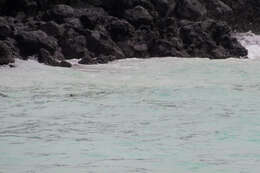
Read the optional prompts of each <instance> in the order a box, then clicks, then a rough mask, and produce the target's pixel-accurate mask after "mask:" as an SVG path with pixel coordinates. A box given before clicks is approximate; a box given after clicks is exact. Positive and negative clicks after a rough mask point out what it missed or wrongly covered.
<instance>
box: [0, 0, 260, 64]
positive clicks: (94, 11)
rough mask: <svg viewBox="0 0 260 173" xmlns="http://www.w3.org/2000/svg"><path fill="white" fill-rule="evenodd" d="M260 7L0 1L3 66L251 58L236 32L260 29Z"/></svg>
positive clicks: (176, 0) (200, 2)
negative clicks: (31, 60)
mask: <svg viewBox="0 0 260 173" xmlns="http://www.w3.org/2000/svg"><path fill="white" fill-rule="evenodd" d="M245 8H246V9H245ZM259 8H260V2H258V1H257V0H238V1H233V0H0V15H1V16H0V65H5V64H9V63H13V62H14V61H15V59H17V58H19V59H23V60H26V59H28V58H30V57H34V58H36V59H37V60H38V61H39V62H40V63H44V64H47V65H52V66H61V67H71V64H70V63H69V62H67V61H66V60H69V59H75V58H76V59H79V63H81V64H96V63H107V62H109V61H112V60H116V59H123V58H131V57H137V58H149V57H166V56H174V57H176V56H177V57H205V58H211V59H223V58H229V57H238V58H239V57H246V56H247V50H246V49H245V48H244V47H242V46H241V44H240V43H239V42H238V41H237V39H236V38H233V37H232V32H234V31H239V32H241V31H247V30H249V29H251V30H253V31H254V32H259V31H258V30H260V28H259V27H258V26H259V25H260V22H258V21H260V15H258V14H260V12H258V11H260V10H258V9H259ZM257 17H258V18H257Z"/></svg>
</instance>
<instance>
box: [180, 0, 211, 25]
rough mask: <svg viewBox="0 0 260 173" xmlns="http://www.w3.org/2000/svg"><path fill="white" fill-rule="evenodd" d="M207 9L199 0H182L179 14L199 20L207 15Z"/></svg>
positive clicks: (184, 17) (185, 17) (181, 16)
mask: <svg viewBox="0 0 260 173" xmlns="http://www.w3.org/2000/svg"><path fill="white" fill-rule="evenodd" d="M206 14H207V9H206V8H205V6H204V5H203V4H202V3H201V2H200V1H199V0H180V1H179V2H178V5H177V15H178V16H179V17H180V18H182V19H189V20H199V19H201V18H203V17H205V16H206Z"/></svg>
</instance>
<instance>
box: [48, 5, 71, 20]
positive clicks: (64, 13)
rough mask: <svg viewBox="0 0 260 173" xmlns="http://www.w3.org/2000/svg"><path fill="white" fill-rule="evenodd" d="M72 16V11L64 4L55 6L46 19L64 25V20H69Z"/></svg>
mask: <svg viewBox="0 0 260 173" xmlns="http://www.w3.org/2000/svg"><path fill="white" fill-rule="evenodd" d="M73 16H74V9H73V8H72V7H71V6H69V5H65V4H59V5H55V6H54V7H53V8H52V9H51V10H49V11H48V12H47V14H46V18H47V19H50V20H55V21H56V22H58V23H64V19H66V18H71V17H73Z"/></svg>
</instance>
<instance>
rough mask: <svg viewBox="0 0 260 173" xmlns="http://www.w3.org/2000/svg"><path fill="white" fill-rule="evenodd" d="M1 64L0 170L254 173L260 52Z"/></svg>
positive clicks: (259, 155) (259, 142)
mask: <svg viewBox="0 0 260 173" xmlns="http://www.w3.org/2000/svg"><path fill="white" fill-rule="evenodd" d="M17 66H18V67H17V68H6V67H4V68H3V67H2V68H0V80H1V82H0V93H1V95H0V172H1V173H72V172H73V173H91V172H93V173H106V172H107V173H110V172H113V173H132V172H133V173H136V172H140V173H258V172H259V170H260V106H259V105H260V70H259V69H260V61H259V60H257V59H255V60H235V59H229V60H220V61H211V60H208V59H177V58H164V59H157V58H155V59H148V60H136V59H130V60H123V61H118V62H113V63H110V64H107V65H92V66H79V65H75V66H74V68H72V69H65V68H54V67H48V66H44V65H41V64H38V63H36V62H34V61H28V62H23V61H18V63H17Z"/></svg>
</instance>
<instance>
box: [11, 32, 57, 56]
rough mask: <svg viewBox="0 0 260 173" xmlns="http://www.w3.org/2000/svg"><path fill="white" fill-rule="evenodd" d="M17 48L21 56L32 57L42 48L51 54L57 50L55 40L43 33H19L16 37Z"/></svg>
mask: <svg viewBox="0 0 260 173" xmlns="http://www.w3.org/2000/svg"><path fill="white" fill-rule="evenodd" d="M16 39H17V41H18V46H19V48H20V50H21V53H22V55H24V56H32V55H34V54H37V53H38V52H39V50H40V49H41V48H44V49H46V50H48V51H50V52H51V53H54V52H55V50H56V49H57V46H58V44H57V40H56V39H55V38H54V37H51V36H48V35H47V34H46V33H45V32H43V31H40V30H38V31H19V32H18V33H17V35H16Z"/></svg>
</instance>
